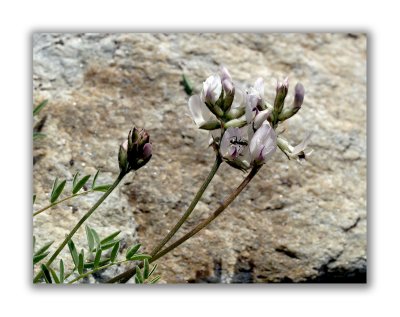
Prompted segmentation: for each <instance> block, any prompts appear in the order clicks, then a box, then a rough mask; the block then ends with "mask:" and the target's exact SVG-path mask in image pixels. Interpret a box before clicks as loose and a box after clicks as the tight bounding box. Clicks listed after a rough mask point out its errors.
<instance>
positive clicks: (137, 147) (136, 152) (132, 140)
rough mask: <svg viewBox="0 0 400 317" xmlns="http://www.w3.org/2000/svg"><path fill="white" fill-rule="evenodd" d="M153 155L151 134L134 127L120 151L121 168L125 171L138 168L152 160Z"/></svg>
mask: <svg viewBox="0 0 400 317" xmlns="http://www.w3.org/2000/svg"><path fill="white" fill-rule="evenodd" d="M151 155H152V146H151V143H150V135H149V134H148V133H147V131H146V130H144V129H140V130H139V129H137V128H136V127H134V128H133V129H132V130H130V131H129V134H128V139H127V140H126V141H124V142H123V143H122V144H121V146H120V150H119V153H118V162H119V166H120V169H121V171H124V172H125V173H128V172H129V171H131V170H138V169H139V168H141V167H142V166H144V165H145V164H146V163H147V162H148V161H149V160H150V158H151Z"/></svg>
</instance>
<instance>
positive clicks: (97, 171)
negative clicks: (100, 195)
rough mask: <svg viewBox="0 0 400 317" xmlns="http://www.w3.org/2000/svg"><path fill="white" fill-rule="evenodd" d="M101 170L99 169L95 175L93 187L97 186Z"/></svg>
mask: <svg viewBox="0 0 400 317" xmlns="http://www.w3.org/2000/svg"><path fill="white" fill-rule="evenodd" d="M99 173H100V170H97V172H96V174H95V175H94V178H93V182H92V189H93V188H94V187H95V186H96V180H97V176H98V175H99Z"/></svg>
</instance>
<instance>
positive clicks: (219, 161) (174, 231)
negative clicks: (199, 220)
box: [109, 155, 222, 282]
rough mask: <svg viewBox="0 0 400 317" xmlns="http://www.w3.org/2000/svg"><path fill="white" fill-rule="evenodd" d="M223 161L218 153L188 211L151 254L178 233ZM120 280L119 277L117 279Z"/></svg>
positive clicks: (127, 275)
mask: <svg viewBox="0 0 400 317" xmlns="http://www.w3.org/2000/svg"><path fill="white" fill-rule="evenodd" d="M221 163H222V159H221V157H220V156H219V155H216V158H215V162H214V165H213V167H212V169H211V171H210V173H209V174H208V176H207V178H206V179H205V181H204V183H203V184H202V185H201V187H200V189H199V191H198V192H197V193H196V196H194V198H193V200H192V202H191V204H190V206H189V207H188V209H187V210H186V212H185V213H184V214H183V215H182V217H181V218H180V219H179V221H178V222H177V223H176V224H175V226H174V227H173V228H172V229H171V231H170V232H169V233H168V234H167V235H166V236H165V238H164V239H163V240H162V241H161V242H160V243H159V244H158V245H157V246H156V247H155V248H154V249H153V250H152V251H151V253H150V255H151V256H152V257H153V256H154V255H155V254H157V252H158V251H160V250H161V249H162V248H163V247H164V246H165V245H166V244H167V243H168V241H169V240H170V239H171V238H172V237H173V236H174V235H175V234H176V232H177V231H178V230H179V228H180V227H181V226H182V225H183V223H184V222H185V221H186V219H187V218H188V217H189V216H190V214H191V213H192V211H193V209H194V208H195V207H196V205H197V203H198V202H199V200H200V198H201V196H203V194H204V191H205V190H206V188H207V187H208V185H209V184H210V182H211V180H212V179H213V177H214V176H215V174H216V173H217V171H218V168H219V167H220V165H221ZM135 272H136V267H134V268H131V269H129V270H127V271H125V272H124V273H121V274H120V275H118V276H116V277H114V278H113V279H111V280H110V281H109V282H111V281H112V280H114V279H117V278H118V277H120V276H121V278H122V275H124V281H128V280H129V279H130V278H131V277H132V276H133V275H135ZM117 280H119V279H117Z"/></svg>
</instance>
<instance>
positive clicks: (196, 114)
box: [188, 95, 212, 127]
mask: <svg viewBox="0 0 400 317" xmlns="http://www.w3.org/2000/svg"><path fill="white" fill-rule="evenodd" d="M188 105H189V111H190V114H191V115H192V118H193V120H194V122H195V123H196V125H197V126H198V127H200V126H202V125H203V124H204V123H205V122H206V121H208V120H209V119H210V118H211V117H212V114H211V112H210V111H209V110H208V108H207V107H206V105H205V104H204V102H202V101H201V99H200V97H199V96H198V95H193V96H191V97H190V98H189V103H188Z"/></svg>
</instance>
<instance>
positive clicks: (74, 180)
mask: <svg viewBox="0 0 400 317" xmlns="http://www.w3.org/2000/svg"><path fill="white" fill-rule="evenodd" d="M78 176H79V172H76V173H75V175H74V178H73V179H72V188H74V187H75V185H76V182H77V181H78Z"/></svg>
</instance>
